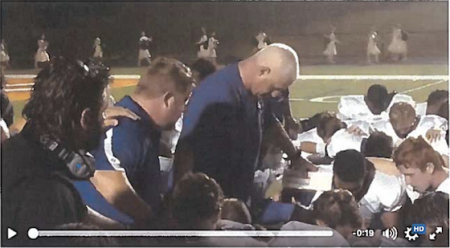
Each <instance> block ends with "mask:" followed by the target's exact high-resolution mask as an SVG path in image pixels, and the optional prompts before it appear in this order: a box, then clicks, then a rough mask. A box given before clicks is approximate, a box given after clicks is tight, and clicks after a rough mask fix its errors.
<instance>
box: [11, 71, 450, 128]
mask: <svg viewBox="0 0 450 248" xmlns="http://www.w3.org/2000/svg"><path fill="white" fill-rule="evenodd" d="M143 70H144V69H143V68H116V69H112V71H111V72H112V74H113V75H114V74H116V75H118V74H139V73H141V72H142V71H143ZM19 72H20V71H19ZM9 73H11V74H13V73H14V74H20V73H16V71H14V72H13V71H10V72H8V74H9ZM22 73H26V74H30V73H29V72H24V71H22ZM301 73H302V74H303V75H448V66H447V65H443V64H438V65H374V66H349V65H344V66H340V65H337V66H305V67H302V68H301ZM435 82H436V81H432V80H423V81H399V80H392V81H389V80H384V81H374V80H353V81H343V80H304V81H299V82H297V83H296V84H294V85H293V86H292V87H291V99H293V100H294V101H291V108H292V112H293V115H294V117H296V118H306V117H310V116H312V115H314V114H316V113H318V112H322V111H327V110H328V111H336V110H337V102H336V101H337V98H334V99H331V100H332V101H335V102H332V103H323V102H311V101H309V100H311V99H314V98H317V97H326V96H341V95H352V94H356V95H363V94H365V93H366V92H367V89H368V88H369V87H370V85H372V84H375V83H380V84H383V85H385V86H386V87H387V89H388V90H389V91H392V90H396V91H398V92H403V91H406V90H411V89H417V88H418V87H421V86H425V85H427V84H432V83H435ZM133 89H134V86H129V87H124V88H115V89H112V95H113V96H114V98H115V99H116V100H120V99H121V98H122V97H123V96H124V95H127V94H130V93H131V92H132V91H133ZM436 89H446V90H448V82H443V83H440V84H437V85H432V86H428V87H425V88H422V89H417V90H414V91H412V92H409V93H408V94H409V95H411V96H412V97H413V98H414V100H416V102H424V101H426V99H427V97H428V95H429V94H430V93H431V92H432V91H434V90H436ZM299 98H301V99H304V100H303V101H295V99H299ZM25 103H26V101H14V102H13V105H14V111H15V114H16V119H17V118H20V115H21V112H22V109H23V106H24V104H25Z"/></svg>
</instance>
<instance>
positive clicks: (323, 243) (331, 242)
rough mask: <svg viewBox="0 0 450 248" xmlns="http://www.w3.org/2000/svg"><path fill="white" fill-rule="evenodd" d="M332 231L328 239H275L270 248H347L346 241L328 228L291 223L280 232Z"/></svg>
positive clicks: (306, 237)
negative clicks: (299, 247) (296, 247)
mask: <svg viewBox="0 0 450 248" xmlns="http://www.w3.org/2000/svg"><path fill="white" fill-rule="evenodd" d="M304 230H305V231H316V230H326V231H332V232H333V235H332V236H330V237H308V236H305V237H276V238H274V239H272V240H271V241H270V242H269V246H271V247H286V246H289V247H295V246H302V247H349V245H348V243H347V240H346V239H345V238H344V237H342V235H341V234H339V233H338V232H337V231H336V230H334V229H331V228H329V227H322V226H315V225H310V224H306V223H303V222H298V221H291V222H288V223H287V224H285V225H283V226H282V227H281V231H304Z"/></svg>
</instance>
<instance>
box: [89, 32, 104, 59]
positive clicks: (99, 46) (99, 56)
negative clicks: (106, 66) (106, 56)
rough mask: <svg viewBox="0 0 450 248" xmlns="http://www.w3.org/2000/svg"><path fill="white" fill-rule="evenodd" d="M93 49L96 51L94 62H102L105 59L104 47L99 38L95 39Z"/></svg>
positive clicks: (93, 56)
mask: <svg viewBox="0 0 450 248" xmlns="http://www.w3.org/2000/svg"><path fill="white" fill-rule="evenodd" d="M92 49H93V51H94V54H93V55H92V58H93V59H94V61H101V60H102V59H103V45H102V41H101V40H100V38H99V37H97V38H95V40H94V45H93V46H92Z"/></svg>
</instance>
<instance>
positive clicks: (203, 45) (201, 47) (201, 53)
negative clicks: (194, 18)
mask: <svg viewBox="0 0 450 248" xmlns="http://www.w3.org/2000/svg"><path fill="white" fill-rule="evenodd" d="M195 45H197V48H198V49H197V58H206V57H208V36H207V35H206V29H205V27H202V37H201V38H200V40H198V41H197V42H196V43H195Z"/></svg>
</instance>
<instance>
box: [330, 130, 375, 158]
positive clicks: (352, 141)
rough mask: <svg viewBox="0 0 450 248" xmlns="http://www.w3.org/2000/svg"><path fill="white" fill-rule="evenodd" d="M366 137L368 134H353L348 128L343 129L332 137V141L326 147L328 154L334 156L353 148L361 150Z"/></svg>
mask: <svg viewBox="0 0 450 248" xmlns="http://www.w3.org/2000/svg"><path fill="white" fill-rule="evenodd" d="M367 133H368V132H367ZM364 138H368V136H367V135H362V136H361V135H356V134H351V133H349V132H348V131H347V130H346V129H341V130H339V131H337V132H336V133H335V134H334V135H333V136H332V137H331V141H330V143H329V144H328V146H327V148H326V149H327V153H328V156H329V157H330V158H334V157H335V156H336V154H338V153H339V152H341V151H345V150H351V149H353V150H356V151H358V152H360V151H361V143H362V141H363V139H364Z"/></svg>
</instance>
